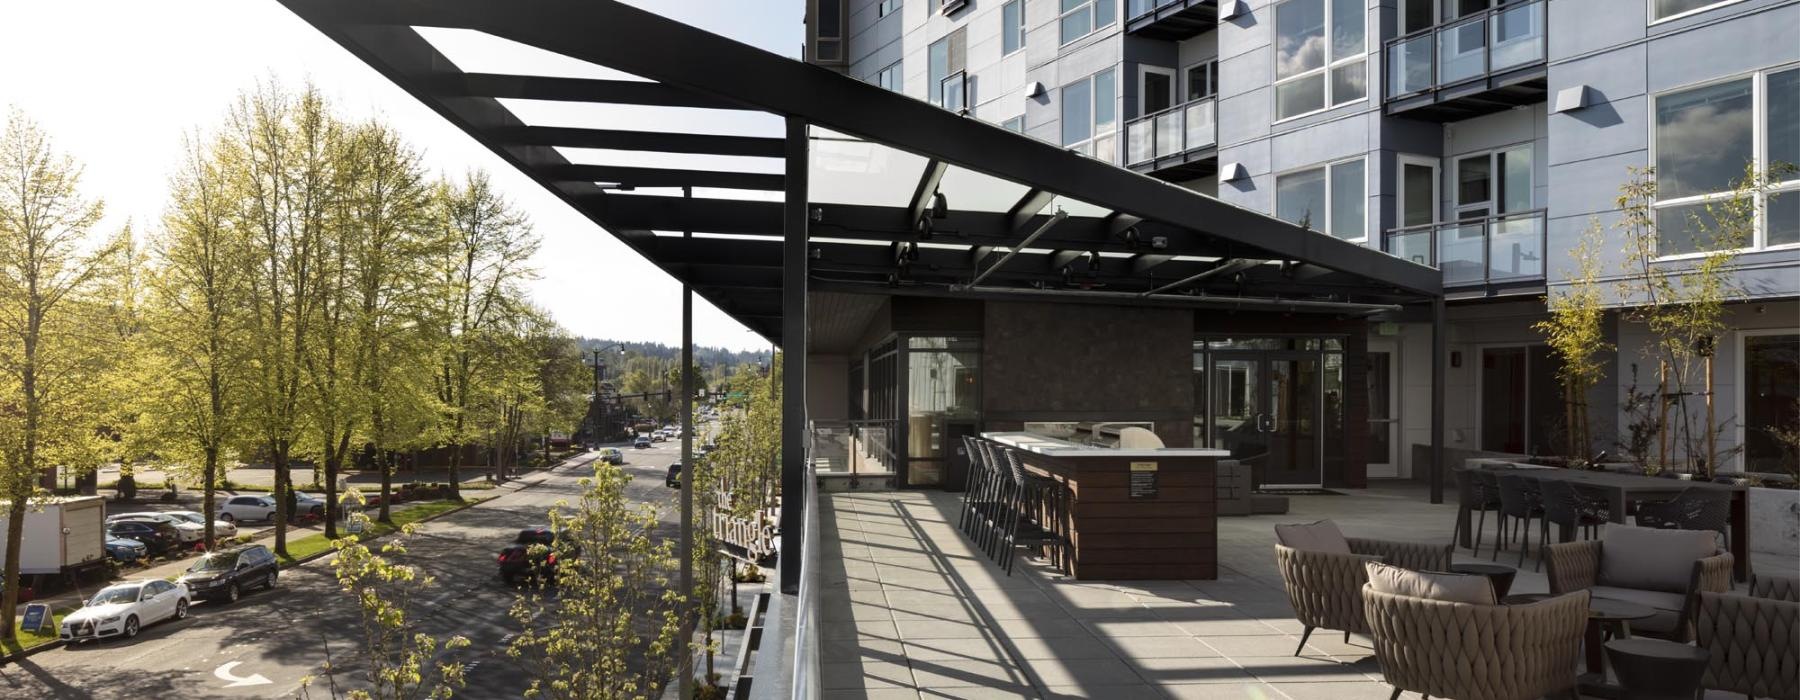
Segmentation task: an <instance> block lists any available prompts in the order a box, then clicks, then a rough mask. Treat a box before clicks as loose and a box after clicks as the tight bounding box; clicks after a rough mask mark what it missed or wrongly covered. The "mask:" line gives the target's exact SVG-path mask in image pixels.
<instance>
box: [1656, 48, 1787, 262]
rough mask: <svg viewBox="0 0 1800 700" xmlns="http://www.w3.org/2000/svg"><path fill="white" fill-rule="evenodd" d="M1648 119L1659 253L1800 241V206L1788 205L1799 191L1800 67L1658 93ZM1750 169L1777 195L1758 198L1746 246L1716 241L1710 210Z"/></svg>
mask: <svg viewBox="0 0 1800 700" xmlns="http://www.w3.org/2000/svg"><path fill="white" fill-rule="evenodd" d="M1759 93H1760V95H1759ZM1759 98H1760V99H1759ZM1759 102H1760V104H1759ZM1653 118H1654V120H1655V121H1654V129H1655V132H1656V133H1655V141H1654V148H1655V150H1656V159H1655V161H1656V198H1657V199H1656V204H1655V207H1656V227H1657V236H1658V238H1657V252H1658V253H1660V254H1663V255H1680V254H1684V253H1694V252H1700V251H1707V250H1714V249H1717V248H1719V247H1721V246H1723V245H1728V244H1735V245H1736V246H1738V247H1743V248H1761V247H1767V246H1777V245H1787V244H1793V243H1800V205H1796V204H1795V203H1793V201H1792V200H1793V199H1795V195H1796V193H1797V192H1800V171H1797V170H1795V169H1794V164H1796V163H1800V68H1792V67H1790V68H1785V69H1780V70H1774V71H1766V72H1763V73H1758V74H1754V75H1750V76H1747V77H1743V78H1735V79H1732V80H1727V81H1723V82H1718V83H1712V84H1709V85H1701V86H1699V87H1693V88H1686V89H1682V90H1676V91H1673V92H1668V93H1664V94H1662V95H1658V96H1657V97H1656V106H1655V114H1654V117H1653ZM1759 147H1760V148H1761V149H1762V151H1761V152H1760V153H1759V152H1758V148H1759ZM1751 163H1756V164H1757V167H1759V168H1762V169H1763V172H1764V173H1766V174H1767V176H1768V178H1769V180H1771V181H1772V182H1773V183H1774V192H1773V194H1772V196H1770V195H1761V194H1759V195H1758V198H1759V199H1760V200H1761V201H1758V202H1756V205H1757V206H1756V209H1757V210H1758V211H1759V212H1761V216H1760V217H1759V220H1758V221H1757V225H1756V227H1755V231H1754V232H1753V233H1752V235H1751V238H1750V240H1738V241H1725V240H1721V239H1720V235H1719V234H1720V232H1719V228H1720V227H1718V226H1715V225H1713V222H1712V221H1711V220H1710V219H1709V218H1708V217H1709V214H1708V211H1707V209H1708V204H1709V203H1713V202H1716V201H1718V200H1720V199H1722V198H1724V197H1728V196H1730V194H1731V191H1732V187H1733V185H1734V183H1738V182H1740V181H1742V180H1743V179H1744V174H1745V168H1746V167H1748V166H1749V165H1750V164H1751ZM1784 200H1786V201H1784Z"/></svg>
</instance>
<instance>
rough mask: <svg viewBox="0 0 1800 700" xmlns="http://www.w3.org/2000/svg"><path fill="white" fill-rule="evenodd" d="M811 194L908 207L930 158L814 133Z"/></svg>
mask: <svg viewBox="0 0 1800 700" xmlns="http://www.w3.org/2000/svg"><path fill="white" fill-rule="evenodd" d="M808 157H809V161H808V162H809V163H810V167H811V170H812V171H811V172H810V173H809V174H808V176H807V197H808V198H809V199H811V200H812V201H814V202H819V203H824V204H860V205H866V206H881V207H904V206H906V205H907V204H909V203H910V202H911V201H912V194H913V190H915V189H917V188H918V186H919V176H920V175H921V174H923V173H924V172H925V163H926V159H925V158H923V157H921V156H915V155H913V154H911V153H907V152H905V151H901V150H898V149H894V148H889V147H887V146H879V145H876V144H873V143H869V142H867V141H860V140H856V139H850V138H845V137H840V136H835V135H831V134H830V132H826V131H823V130H820V131H816V132H814V133H813V136H812V140H811V143H810V148H809V150H808Z"/></svg>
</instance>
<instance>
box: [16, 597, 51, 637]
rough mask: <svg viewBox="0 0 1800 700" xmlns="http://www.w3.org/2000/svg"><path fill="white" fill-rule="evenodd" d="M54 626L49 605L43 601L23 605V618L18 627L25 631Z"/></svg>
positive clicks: (35, 630)
mask: <svg viewBox="0 0 1800 700" xmlns="http://www.w3.org/2000/svg"><path fill="white" fill-rule="evenodd" d="M46 627H49V628H52V629H54V628H55V627H56V618H54V617H51V615H50V606H48V605H45V604H43V603H32V604H30V605H27V606H25V619H24V620H21V621H20V622H19V629H20V630H24V631H27V632H42V631H44V628H46Z"/></svg>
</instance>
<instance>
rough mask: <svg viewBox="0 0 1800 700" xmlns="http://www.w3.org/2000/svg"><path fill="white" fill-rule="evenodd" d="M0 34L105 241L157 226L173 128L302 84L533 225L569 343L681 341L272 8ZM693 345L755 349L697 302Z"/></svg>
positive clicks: (665, 310)
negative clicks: (377, 121) (100, 209)
mask: <svg viewBox="0 0 1800 700" xmlns="http://www.w3.org/2000/svg"><path fill="white" fill-rule="evenodd" d="M632 4H634V5H638V6H641V7H645V8H648V9H651V10H653V11H656V12H658V13H660V14H663V15H665V16H668V17H671V18H674V19H676V20H679V21H682V22H686V23H688V24H693V25H695V26H698V27H701V28H704V29H707V30H710V31H713V32H716V33H719V34H724V35H726V36H729V37H732V38H734V39H737V40H739V41H743V42H746V43H750V44H753V45H756V46H759V47H762V48H765V49H768V50H771V51H775V52H777V53H781V54H783V55H787V56H790V57H791V56H794V55H795V54H796V53H797V52H798V49H799V46H800V42H801V37H802V34H803V32H802V25H801V4H800V3H799V2H798V1H797V0H633V1H632ZM521 7H523V6H521ZM547 21H554V20H549V19H547ZM0 27H3V28H5V35H6V36H5V39H4V40H3V41H0V108H4V107H5V106H9V105H10V106H13V107H17V108H19V109H21V110H24V111H25V113H26V114H27V115H29V116H30V117H31V118H33V119H35V120H36V121H37V122H38V123H39V124H40V125H41V126H43V127H44V128H45V129H46V130H47V131H48V132H49V133H50V134H51V136H52V137H53V138H54V140H55V143H56V146H57V147H58V148H59V149H60V150H62V151H63V152H66V153H69V154H71V155H73V156H74V157H75V158H76V160H77V161H79V162H80V163H81V164H82V165H83V166H84V168H85V175H84V178H83V182H82V185H83V187H82V189H83V191H84V192H85V193H86V194H87V195H88V196H92V197H99V198H101V199H104V200H105V202H106V211H107V218H106V220H105V223H104V230H106V231H110V230H113V229H116V228H117V227H119V226H122V225H124V224H125V223H126V222H127V221H131V222H133V223H135V224H136V225H137V226H139V227H143V226H151V225H155V223H156V222H157V221H158V219H159V217H160V213H161V212H162V209H163V206H164V203H165V201H166V197H167V191H168V188H167V178H168V174H169V172H170V169H171V168H172V166H173V165H174V164H175V163H176V162H177V160H178V158H179V153H180V147H179V144H180V139H181V135H182V133H183V132H184V131H189V130H193V129H196V128H211V127H213V126H215V125H217V124H218V123H219V122H220V120H221V117H222V116H223V114H224V111H225V108H226V106H227V104H228V103H229V102H230V101H231V100H232V98H233V97H234V96H235V95H236V94H237V93H239V92H240V91H242V90H244V89H245V88H246V87H249V86H251V85H253V84H254V83H255V82H256V81H257V80H270V79H275V80H280V81H281V82H283V83H285V84H288V85H289V86H293V87H298V86H299V85H300V84H301V83H302V82H304V81H307V80H310V81H312V82H313V83H314V84H316V85H317V86H318V87H319V88H320V89H321V90H322V91H323V92H324V93H325V94H326V95H327V96H328V97H329V98H331V100H332V101H333V103H334V104H335V105H337V107H338V108H339V111H340V113H342V114H344V115H345V116H346V117H349V118H361V117H364V116H368V115H380V116H381V117H382V118H384V119H386V120H387V121H388V122H389V123H391V124H393V125H394V126H395V127H396V128H397V129H398V130H399V131H400V133H401V134H403V135H405V137H406V138H407V140H408V141H410V142H411V143H412V144H413V145H414V147H416V148H418V149H420V150H421V151H422V152H423V153H424V157H425V162H426V164H427V166H428V167H430V168H432V169H433V170H436V171H440V172H444V173H452V174H455V173H461V172H462V171H463V170H465V169H467V168H485V169H487V170H489V171H490V172H492V173H494V175H495V183H496V184H497V185H498V186H499V187H500V189H501V190H502V191H503V192H504V193H505V194H506V196H507V197H508V198H509V199H511V200H512V201H513V203H514V204H515V205H516V206H517V207H519V208H520V209H521V210H523V211H524V212H526V213H527V214H529V215H530V216H531V219H532V221H533V223H534V224H535V226H536V228H537V231H538V232H539V234H540V235H541V236H542V237H543V239H544V245H543V249H542V251H541V252H540V253H539V255H538V258H537V260H536V261H535V264H536V267H537V269H538V271H539V279H537V280H535V281H534V282H532V283H531V285H530V290H531V294H532V296H533V297H534V298H535V299H536V300H537V302H538V303H539V304H541V305H543V306H545V307H546V308H548V309H549V310H550V312H551V313H552V314H554V315H555V317H556V319H557V321H559V322H560V323H562V325H563V326H565V327H567V328H568V329H569V330H570V331H572V332H574V333H577V334H580V335H587V336H600V337H610V338H618V339H629V340H650V341H658V342H663V343H669V344H675V343H679V342H680V339H681V300H680V299H681V294H680V291H681V288H680V286H679V285H677V284H676V283H675V281H674V280H673V279H671V278H669V277H668V276H667V275H664V274H663V273H662V272H661V271H659V270H657V269H656V268H655V267H653V266H652V265H650V264H649V263H648V262H646V261H645V260H644V259H642V258H641V257H639V256H638V255H637V254H636V253H634V252H632V251H631V250H630V249H629V248H626V247H625V246H624V245H623V244H621V243H619V242H618V241H617V240H615V239H614V238H613V237H612V236H611V235H610V234H607V233H606V232H605V231H603V230H601V229H600V228H599V227H597V226H594V225H593V224H592V223H591V222H589V221H588V220H587V219H586V218H585V217H582V216H581V215H579V214H577V213H576V212H575V211H574V210H573V209H570V208H569V207H568V206H566V205H565V204H563V203H562V202H561V201H559V200H557V199H555V198H554V197H553V196H551V195H550V194H549V193H548V192H546V191H544V190H543V188H541V187H539V186H538V185H537V184H536V183H533V182H531V181H530V180H528V179H527V178H525V176H523V175H520V174H519V173H518V172H517V171H515V170H513V169H512V168H510V167H509V166H507V165H506V164H505V163H503V162H501V161H500V160H499V158H498V157H496V156H494V155H493V154H492V153H491V152H489V151H488V150H487V149H485V148H483V147H481V146H480V145H479V144H477V143H476V142H475V141H474V140H473V139H471V138H469V137H468V136H466V135H464V134H463V132H462V131H461V130H459V129H457V128H456V127H454V126H451V125H450V124H449V123H448V122H446V121H444V120H443V118H441V117H439V116H438V115H437V114H436V113H434V112H432V111H431V110H430V109H428V108H426V107H425V106H424V105H422V104H420V103H419V102H418V101H416V100H414V99H413V98H412V97H410V96H408V95H407V94H406V93H405V92H403V91H401V90H400V89H399V88H398V87H396V86H395V85H393V84H392V83H390V82H389V81H388V80H387V79H386V78H383V77H382V76H381V75H379V74H378V73H376V72H375V71H374V70H373V69H371V68H369V67H367V66H365V65H364V64H363V63H362V62H361V61H359V60H357V59H356V58H355V57H353V56H351V55H350V54H349V53H348V52H346V51H345V50H344V49H343V48H341V47H339V46H338V45H337V44H336V43H334V42H332V41H331V40H329V39H327V38H325V36H324V35H322V34H320V33H318V32H317V31H316V30H314V29H313V28H312V27H311V26H310V25H308V24H306V23H305V22H303V21H301V20H300V19H299V18H297V17H295V16H294V15H293V14H292V13H290V12H288V11H287V9H286V8H284V7H282V6H281V5H280V4H278V3H276V2H275V1H274V0H159V1H156V2H146V1H145V0H54V1H46V2H4V3H0ZM426 36H427V39H429V40H431V41H432V42H433V44H434V45H436V46H438V47H439V49H440V50H441V51H443V52H444V53H445V54H446V55H447V56H448V57H449V58H450V59H451V60H453V61H455V62H457V63H458V65H459V66H460V67H462V68H463V69H465V70H470V71H483V72H523V73H538V74H546V75H563V76H571V77H619V76H617V75H616V74H611V73H610V72H609V71H605V70H603V69H598V68H596V67H594V66H590V65H587V64H584V63H581V62H578V61H574V60H572V59H566V58H563V57H558V56H550V55H544V54H540V53H538V52H536V51H535V50H532V49H529V48H528V47H519V46H517V45H511V44H509V43H508V42H501V41H496V40H493V39H492V38H490V37H485V36H481V35H473V36H472V35H469V34H466V33H459V32H449V31H443V30H437V31H432V32H430V33H427V35H426ZM596 40H604V39H603V38H602V37H596ZM508 107H509V108H511V109H513V110H514V111H515V112H516V113H518V114H519V116H520V118H521V119H523V120H524V121H525V122H526V123H529V124H544V125H551V124H555V125H569V126H575V125H581V126H606V127H610V128H637V129H649V128H662V129H669V130H675V131H705V132H711V133H738V134H757V135H779V133H780V124H779V122H778V121H776V120H774V119H773V118H772V117H768V116H767V115H755V116H750V115H744V116H735V115H739V114H741V113H731V112H716V111H714V112H706V111H701V110H688V111H687V112H686V113H684V114H670V113H667V112H666V111H659V110H653V109H646V108H636V107H609V106H601V107H595V106H580V107H577V106H570V105H552V104H545V103H509V104H508ZM698 115H710V116H709V119H710V120H711V121H709V122H707V123H704V124H702V123H700V122H699V121H696V120H695V119H694V117H695V116H698ZM720 115H725V116H720ZM569 157H570V158H571V159H572V160H576V161H578V162H594V163H618V164H640V163H644V162H646V161H645V159H644V157H643V156H642V155H640V154H626V153H615V152H596V151H584V152H570V153H569ZM747 161H748V162H747ZM756 161H763V162H756ZM649 162H654V163H658V164H662V165H664V166H667V167H681V168H694V167H700V168H704V167H709V166H711V167H721V168H729V169H738V170H751V171H758V172H780V164H779V162H768V159H739V158H733V159H716V158H715V159H710V160H709V159H707V158H706V157H704V156H698V157H680V158H675V157H660V156H658V157H654V159H653V160H651V161H649ZM694 337H695V342H697V343H699V344H702V345H717V346H725V347H729V348H734V349H753V348H762V347H765V344H764V341H763V340H762V339H761V338H760V337H759V336H756V335H755V334H752V333H749V332H748V331H746V330H745V329H744V328H743V327H742V326H740V325H738V324H737V323H736V322H735V321H732V320H731V319H730V318H728V317H726V316H725V315H724V314H722V313H720V312H719V311H718V310H716V309H714V308H712V306H711V305H709V304H707V303H706V302H705V301H704V300H698V299H697V300H696V304H695V314H694Z"/></svg>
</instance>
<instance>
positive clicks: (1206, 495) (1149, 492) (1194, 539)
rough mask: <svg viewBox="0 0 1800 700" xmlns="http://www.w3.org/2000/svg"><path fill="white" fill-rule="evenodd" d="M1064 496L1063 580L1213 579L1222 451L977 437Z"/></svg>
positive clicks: (1021, 435) (1025, 435)
mask: <svg viewBox="0 0 1800 700" xmlns="http://www.w3.org/2000/svg"><path fill="white" fill-rule="evenodd" d="M982 437H983V438H985V439H987V440H991V441H993V442H995V443H997V444H999V445H1003V446H1005V447H1010V448H1013V449H1016V450H1018V451H1019V453H1020V461H1021V462H1022V463H1024V464H1025V466H1026V467H1027V468H1029V469H1031V470H1033V471H1036V472H1038V473H1041V474H1044V475H1047V476H1050V477H1052V478H1054V479H1056V480H1057V481H1058V482H1060V483H1061V484H1062V485H1063V486H1064V487H1065V488H1066V489H1067V491H1066V492H1065V493H1066V496H1065V497H1066V498H1067V499H1068V501H1067V503H1068V507H1067V509H1066V510H1067V514H1066V516H1065V517H1064V518H1063V522H1062V523H1061V527H1060V528H1059V529H1060V530H1061V531H1062V532H1065V533H1067V535H1068V537H1069V540H1070V549H1071V556H1070V557H1069V562H1068V571H1067V573H1068V574H1069V575H1071V576H1074V577H1075V578H1077V579H1133V580H1138V579H1213V578H1218V573H1219V546H1218V511H1217V508H1216V505H1215V503H1214V486H1215V482H1214V480H1215V478H1216V472H1217V468H1218V460H1219V458H1221V457H1227V456H1229V455H1230V453H1229V452H1227V451H1225V450H1214V449H1198V448H1170V447H1159V448H1119V447H1106V446H1091V445H1083V444H1079V443H1076V442H1071V441H1068V440H1062V439H1058V438H1053V437H1048V436H1045V435H1041V434H1038V433H1031V432H997V433H983V434H982Z"/></svg>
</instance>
